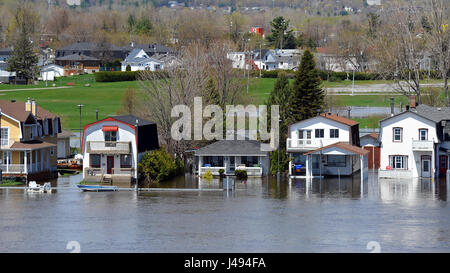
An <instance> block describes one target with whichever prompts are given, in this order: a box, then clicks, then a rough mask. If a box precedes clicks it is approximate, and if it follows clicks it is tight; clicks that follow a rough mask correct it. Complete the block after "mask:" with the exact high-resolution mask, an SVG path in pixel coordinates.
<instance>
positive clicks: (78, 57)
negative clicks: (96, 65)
mask: <svg viewBox="0 0 450 273" xmlns="http://www.w3.org/2000/svg"><path fill="white" fill-rule="evenodd" d="M56 60H57V61H99V59H97V58H94V57H90V56H86V55H83V54H71V55H67V56H64V57H59V58H56Z"/></svg>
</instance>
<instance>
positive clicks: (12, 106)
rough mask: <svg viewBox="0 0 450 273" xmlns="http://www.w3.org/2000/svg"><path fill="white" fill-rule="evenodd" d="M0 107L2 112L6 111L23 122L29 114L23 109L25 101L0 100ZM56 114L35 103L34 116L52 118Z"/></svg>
mask: <svg viewBox="0 0 450 273" xmlns="http://www.w3.org/2000/svg"><path fill="white" fill-rule="evenodd" d="M0 108H1V109H2V113H6V114H7V115H8V116H10V117H12V118H15V119H17V120H18V121H21V122H25V121H26V120H27V118H28V116H29V115H30V112H27V111H25V102H22V101H16V102H11V101H7V100H0ZM56 117H57V115H55V114H53V113H51V112H49V111H47V110H45V109H44V108H42V107H39V105H37V113H36V118H37V119H38V120H39V119H45V118H48V119H53V118H56Z"/></svg>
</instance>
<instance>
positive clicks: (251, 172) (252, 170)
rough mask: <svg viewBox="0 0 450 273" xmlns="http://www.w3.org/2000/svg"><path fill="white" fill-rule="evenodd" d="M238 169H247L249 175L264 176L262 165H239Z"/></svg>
mask: <svg viewBox="0 0 450 273" xmlns="http://www.w3.org/2000/svg"><path fill="white" fill-rule="evenodd" d="M236 170H245V171H246V172H247V175H248V176H262V168H261V167H242V166H238V167H237V168H236Z"/></svg>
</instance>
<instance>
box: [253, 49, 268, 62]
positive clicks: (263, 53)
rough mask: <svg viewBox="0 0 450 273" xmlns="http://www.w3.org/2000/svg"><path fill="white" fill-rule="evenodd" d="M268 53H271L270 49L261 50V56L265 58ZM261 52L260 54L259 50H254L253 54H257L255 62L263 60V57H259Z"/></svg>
mask: <svg viewBox="0 0 450 273" xmlns="http://www.w3.org/2000/svg"><path fill="white" fill-rule="evenodd" d="M268 51H270V49H261V56H263V57H264V56H266V53H267V52H268ZM259 52H260V50H259V49H255V50H253V53H254V54H255V58H254V60H255V61H256V60H260V59H261V56H259Z"/></svg>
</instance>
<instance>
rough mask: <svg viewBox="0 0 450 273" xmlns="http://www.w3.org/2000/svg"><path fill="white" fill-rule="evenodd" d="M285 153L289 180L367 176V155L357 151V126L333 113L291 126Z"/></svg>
mask: <svg viewBox="0 0 450 273" xmlns="http://www.w3.org/2000/svg"><path fill="white" fill-rule="evenodd" d="M286 151H287V153H288V154H289V158H291V161H290V168H289V175H290V176H291V177H314V176H326V175H352V174H353V173H355V172H357V171H359V170H361V171H364V174H363V176H364V177H365V176H366V175H367V164H368V163H367V160H368V159H367V154H368V153H369V151H367V150H364V149H362V148H361V147H360V143H359V123H358V122H356V121H354V120H351V119H348V118H345V117H341V116H338V115H335V114H332V113H323V114H320V115H318V116H316V117H313V118H310V119H307V120H302V121H300V122H297V123H294V124H291V125H290V126H289V129H288V139H287V143H286ZM361 166H362V168H361Z"/></svg>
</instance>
